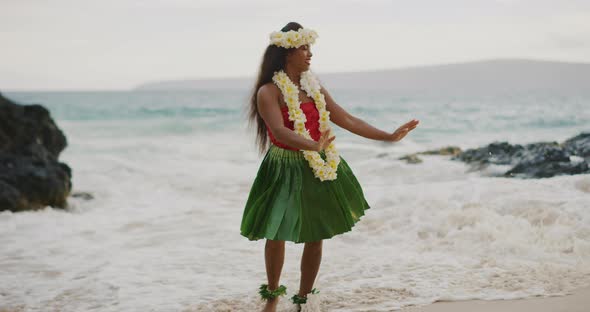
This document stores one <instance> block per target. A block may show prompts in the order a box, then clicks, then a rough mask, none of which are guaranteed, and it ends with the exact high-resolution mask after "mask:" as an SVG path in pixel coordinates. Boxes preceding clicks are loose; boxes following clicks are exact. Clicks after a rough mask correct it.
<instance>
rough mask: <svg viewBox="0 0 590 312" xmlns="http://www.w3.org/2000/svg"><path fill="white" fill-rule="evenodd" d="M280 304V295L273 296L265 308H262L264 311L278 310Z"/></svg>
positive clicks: (273, 311)
mask: <svg viewBox="0 0 590 312" xmlns="http://www.w3.org/2000/svg"><path fill="white" fill-rule="evenodd" d="M278 304H279V298H278V297H277V298H273V299H269V300H267V301H266V305H265V306H264V309H263V310H262V312H276V311H277V305H278Z"/></svg>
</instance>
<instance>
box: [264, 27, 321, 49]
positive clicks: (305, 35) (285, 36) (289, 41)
mask: <svg viewBox="0 0 590 312" xmlns="http://www.w3.org/2000/svg"><path fill="white" fill-rule="evenodd" d="M317 37H318V34H317V33H316V32H315V30H311V29H307V28H300V29H299V30H297V31H295V30H289V31H286V32H282V31H275V32H272V33H271V34H270V44H274V45H276V46H279V47H283V48H286V49H290V48H299V47H300V46H302V45H304V44H312V43H314V42H315V39H316V38H317Z"/></svg>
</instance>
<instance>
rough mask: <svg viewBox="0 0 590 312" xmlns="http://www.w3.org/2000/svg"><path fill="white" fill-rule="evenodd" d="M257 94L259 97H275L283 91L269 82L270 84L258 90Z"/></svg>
mask: <svg viewBox="0 0 590 312" xmlns="http://www.w3.org/2000/svg"><path fill="white" fill-rule="evenodd" d="M257 93H258V96H271V97H275V96H278V95H279V94H280V93H281V90H280V89H279V87H277V85H275V84H274V83H272V82H268V83H265V84H263V85H262V86H260V88H258V91H257Z"/></svg>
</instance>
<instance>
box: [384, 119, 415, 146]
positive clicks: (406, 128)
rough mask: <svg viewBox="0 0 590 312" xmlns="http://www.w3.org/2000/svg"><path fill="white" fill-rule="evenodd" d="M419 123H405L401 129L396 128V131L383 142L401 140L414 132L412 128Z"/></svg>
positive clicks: (411, 121) (413, 120) (412, 121)
mask: <svg viewBox="0 0 590 312" xmlns="http://www.w3.org/2000/svg"><path fill="white" fill-rule="evenodd" d="M419 122H420V121H419V120H417V119H412V120H410V121H408V122H406V123H405V124H403V125H402V126H401V127H399V128H397V130H395V131H394V132H393V133H392V134H390V135H389V136H388V137H387V138H386V139H385V141H389V142H397V141H399V140H401V139H403V138H404V137H405V136H406V134H408V133H409V132H410V131H412V130H414V128H416V127H417V126H418V123H419Z"/></svg>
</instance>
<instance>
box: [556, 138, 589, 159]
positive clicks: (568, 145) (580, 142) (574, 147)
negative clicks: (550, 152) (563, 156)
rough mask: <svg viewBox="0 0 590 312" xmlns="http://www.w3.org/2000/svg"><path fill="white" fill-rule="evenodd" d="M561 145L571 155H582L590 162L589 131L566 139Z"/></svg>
mask: <svg viewBox="0 0 590 312" xmlns="http://www.w3.org/2000/svg"><path fill="white" fill-rule="evenodd" d="M561 146H562V147H563V148H564V149H565V150H566V151H567V152H568V153H570V154H571V155H575V156H579V157H582V158H584V159H585V160H586V162H590V132H583V133H580V134H578V135H576V136H575V137H573V138H570V139H567V140H566V141H565V142H563V143H562V144H561Z"/></svg>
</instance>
